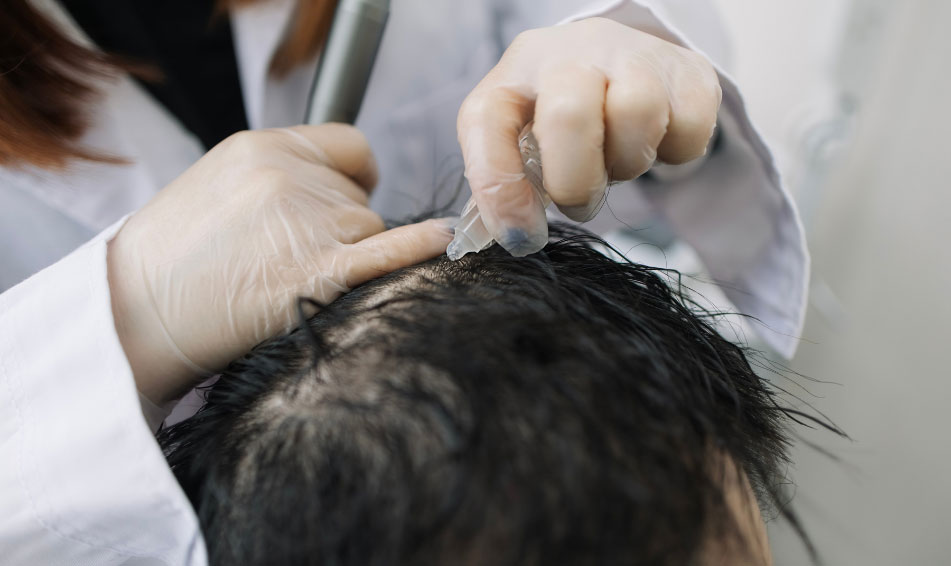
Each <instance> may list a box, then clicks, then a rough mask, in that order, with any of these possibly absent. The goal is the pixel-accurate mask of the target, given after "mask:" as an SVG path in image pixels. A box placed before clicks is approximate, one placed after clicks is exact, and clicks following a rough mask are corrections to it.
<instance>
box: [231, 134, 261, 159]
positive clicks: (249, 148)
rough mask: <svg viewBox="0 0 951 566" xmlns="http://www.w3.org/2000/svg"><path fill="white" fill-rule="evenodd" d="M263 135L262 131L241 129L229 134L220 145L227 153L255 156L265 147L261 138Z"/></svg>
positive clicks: (246, 156)
mask: <svg viewBox="0 0 951 566" xmlns="http://www.w3.org/2000/svg"><path fill="white" fill-rule="evenodd" d="M264 135H265V133H263V132H255V131H250V130H243V131H240V132H237V133H234V134H231V135H230V136H228V137H227V138H225V140H224V141H223V142H221V144H220V145H221V147H222V148H223V149H224V150H226V151H227V152H228V153H229V154H235V155H237V156H239V157H241V158H251V157H255V156H257V155H258V154H259V153H260V152H261V151H262V150H263V149H264V148H265V147H266V144H265V142H264V140H263V139H262V137H264Z"/></svg>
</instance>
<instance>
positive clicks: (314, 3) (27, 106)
mask: <svg viewBox="0 0 951 566" xmlns="http://www.w3.org/2000/svg"><path fill="white" fill-rule="evenodd" d="M257 1H259V0H218V3H219V10H222V11H226V10H228V9H229V8H232V7H240V6H244V5H247V4H253V3H255V2H257ZM336 5H337V0H298V5H297V13H296V14H295V16H294V18H293V19H292V23H291V24H290V25H289V27H288V29H287V30H286V33H285V37H284V41H283V43H281V45H280V46H279V47H278V49H277V51H276V52H275V54H274V57H273V59H272V60H271V72H272V74H274V75H277V76H281V75H283V74H285V73H287V72H288V71H290V70H291V69H293V68H294V67H295V66H296V65H299V64H300V63H303V62H305V61H307V60H308V59H310V58H311V57H312V56H313V55H314V54H315V53H316V52H317V50H318V49H320V46H321V45H322V44H323V42H324V39H325V38H326V36H327V32H328V31H329V30H330V24H331V21H332V19H333V12H334V9H335V8H336ZM0 14H2V16H0V166H16V165H21V164H29V165H35V166H38V167H42V168H60V167H63V166H65V165H66V164H67V163H68V162H69V161H70V160H73V159H89V160H96V161H119V160H118V159H117V158H116V157H115V156H109V155H105V154H102V153H98V152H95V151H91V150H89V149H87V148H84V147H82V145H81V144H79V143H78V139H79V138H80V136H81V135H82V133H83V132H84V131H85V130H86V128H87V126H88V125H89V124H88V121H87V118H86V112H85V109H86V106H87V105H88V104H89V103H90V102H91V101H92V99H93V98H94V97H95V95H96V94H97V93H96V91H95V89H94V87H93V86H92V84H94V83H93V79H95V78H97V77H107V76H110V75H115V74H118V73H123V72H131V73H133V74H136V75H138V76H140V77H142V78H145V79H152V80H155V79H156V78H157V77H158V76H159V74H158V73H156V71H155V70H154V69H151V70H150V68H149V67H148V66H147V64H142V63H143V62H130V61H125V60H123V59H121V58H119V57H116V56H113V55H110V54H107V53H103V52H101V51H99V50H97V49H95V48H91V47H86V46H84V45H81V44H79V43H77V42H76V41H74V40H73V39H72V38H70V37H69V36H68V35H67V34H66V33H64V32H63V30H61V29H60V28H59V27H58V26H57V24H55V23H54V22H52V21H50V19H49V18H47V17H46V16H45V15H44V14H43V13H41V12H40V11H39V10H37V9H36V8H35V7H33V6H32V4H31V2H30V0H0ZM144 63H147V62H144Z"/></svg>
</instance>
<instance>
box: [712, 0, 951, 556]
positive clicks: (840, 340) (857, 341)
mask: <svg viewBox="0 0 951 566" xmlns="http://www.w3.org/2000/svg"><path fill="white" fill-rule="evenodd" d="M718 3H719V4H720V5H721V9H722V11H723V15H724V20H725V21H726V22H727V25H728V26H729V27H730V28H731V31H732V33H733V37H734V38H735V45H734V53H735V59H736V67H735V69H736V72H735V75H736V77H737V79H738V82H739V83H740V84H741V86H742V87H743V88H744V90H745V91H746V93H747V97H748V104H749V107H750V109H751V112H752V114H753V115H754V119H755V120H756V121H757V122H758V123H759V124H760V125H761V129H762V131H763V132H764V134H765V135H766V137H767V138H768V139H769V140H770V141H771V142H773V143H774V144H775V145H777V147H778V148H779V150H780V151H779V153H780V160H781V166H782V168H783V169H784V171H785V172H786V174H787V177H788V178H789V180H790V182H791V183H792V184H793V187H794V189H795V191H796V193H797V194H798V198H800V199H802V200H803V203H804V204H806V208H807V217H808V218H807V220H808V228H809V230H808V231H809V240H810V248H811V250H812V254H813V261H814V263H813V267H814V278H813V293H812V297H813V299H812V304H811V306H810V309H809V315H808V320H807V327H806V332H805V339H806V342H804V343H803V345H802V346H801V348H800V353H799V355H798V356H797V358H796V359H795V360H794V361H793V368H794V369H796V370H798V371H800V372H803V373H805V374H807V375H809V376H811V377H812V378H815V379H817V380H822V381H831V382H835V383H818V382H816V383H809V382H804V383H805V385H806V387H807V389H808V390H809V391H810V392H811V393H812V394H814V395H815V397H811V396H808V395H807V396H805V398H806V399H807V400H809V401H810V402H811V403H812V404H813V405H814V406H815V407H817V408H818V409H820V410H822V411H823V412H825V413H826V414H827V415H829V416H830V417H831V418H832V419H833V420H834V421H835V422H836V423H837V424H838V425H840V426H841V427H842V428H843V429H845V430H846V432H848V433H849V434H850V435H851V436H852V438H853V441H852V442H845V441H836V440H834V439H833V438H832V437H831V436H830V435H829V434H827V433H815V434H809V435H808V437H807V438H808V439H809V440H811V441H813V442H816V443H817V444H819V445H820V446H822V447H824V448H827V449H829V450H831V451H832V452H833V453H835V454H836V455H837V456H838V457H840V458H841V462H834V461H832V460H830V459H829V458H827V457H825V456H822V455H821V454H819V453H818V452H817V451H816V450H813V449H811V448H808V447H805V446H802V445H800V446H797V447H796V449H795V450H794V453H793V456H794V461H795V466H794V468H793V469H792V470H790V473H791V475H792V477H793V479H794V480H795V481H796V483H797V484H798V493H797V495H796V498H795V499H794V501H795V504H796V506H797V508H798V510H799V512H800V513H801V515H802V518H803V520H804V523H805V525H806V527H807V529H808V530H809V532H810V533H811V535H812V537H813V539H814V540H815V542H816V544H817V546H818V547H819V550H820V553H821V554H822V556H823V557H824V559H825V563H826V564H829V565H832V566H839V565H845V566H848V565H856V566H858V565H862V566H877V565H881V566H886V565H906V564H907V565H926V566H927V565H942V564H951V486H949V482H951V438H949V437H951V426H949V425H951V370H949V365H951V363H949V360H948V358H947V352H951V296H949V294H951V251H949V244H951V190H949V189H951V186H949V185H951V184H949V182H948V179H951V156H949V153H951V143H949V137H951V134H949V133H951V108H949V104H951V35H949V34H948V33H947V26H948V22H951V2H947V0H909V1H903V2H887V3H886V2H878V1H877V0H854V2H851V1H849V0H825V1H821V0H772V1H766V0H718ZM843 38H847V39H846V40H845V41H844V42H842V41H841V40H842V39H843ZM843 92H844V93H845V95H846V96H844V97H843V96H839V94H842V93H843ZM842 100H845V107H846V108H848V107H851V106H852V105H857V106H855V107H856V108H858V112H857V113H856V114H855V119H854V121H852V122H851V129H852V134H853V135H852V136H851V140H852V143H851V144H849V145H848V146H844V145H843V144H842V143H841V142H839V143H838V144H836V143H831V144H830V143H825V146H823V143H822V142H821V141H820V143H818V144H817V143H816V141H815V138H816V137H818V138H819V139H820V140H821V139H822V136H816V135H815V134H816V132H817V131H819V132H821V131H823V129H822V125H823V124H826V125H828V123H829V120H830V119H831V120H832V122H834V121H835V116H836V115H839V116H840V117H841V115H842V112H843V110H842V109H843V106H842ZM846 114H848V111H846ZM827 130H828V128H827ZM831 130H833V131H834V130H835V128H832V129H831ZM826 134H827V135H826V142H828V139H830V138H834V137H835V135H830V134H828V131H827V132H826ZM810 136H811V137H810ZM805 140H811V141H805ZM810 144H811V145H810ZM817 145H818V146H822V147H823V149H822V150H821V151H819V152H818V154H820V155H825V156H826V157H827V158H828V159H827V161H829V165H828V166H826V167H816V166H815V165H816V163H817V161H816V159H815V157H816V153H817V152H816V151H813V150H815V147H816V146H817ZM830 147H832V149H830ZM835 147H838V148H839V149H838V151H834V150H833V149H834V148H835ZM804 148H805V149H804ZM810 148H811V149H810ZM810 152H811V153H810ZM819 161H820V162H821V160H819ZM770 534H771V539H772V542H773V545H774V554H775V558H776V564H777V565H779V566H782V565H790V566H798V565H800V564H808V560H807V558H806V555H805V554H804V552H803V551H802V549H801V546H800V545H799V544H798V542H796V540H795V537H794V536H793V535H792V534H791V532H790V530H789V529H788V528H783V527H782V526H778V527H773V528H771V531H770Z"/></svg>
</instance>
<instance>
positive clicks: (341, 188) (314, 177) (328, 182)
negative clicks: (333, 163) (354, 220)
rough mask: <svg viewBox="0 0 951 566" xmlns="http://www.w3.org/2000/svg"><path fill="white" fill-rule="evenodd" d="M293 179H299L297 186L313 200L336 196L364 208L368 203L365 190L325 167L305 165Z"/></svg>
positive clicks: (367, 194)
mask: <svg viewBox="0 0 951 566" xmlns="http://www.w3.org/2000/svg"><path fill="white" fill-rule="evenodd" d="M294 177H295V178H298V179H300V181H299V184H300V185H301V186H302V187H304V188H305V189H306V190H307V192H308V193H309V194H311V195H313V196H314V197H315V198H322V199H326V198H327V197H328V196H332V195H335V194H336V195H340V196H342V197H344V198H346V199H347V200H348V201H349V202H350V203H354V204H358V205H360V206H366V205H367V204H368V203H369V201H370V195H369V193H368V192H367V191H366V189H364V188H363V187H362V186H360V185H358V184H357V183H356V182H354V180H353V179H351V178H350V177H348V176H346V175H344V174H343V173H340V172H339V171H337V170H336V169H334V168H332V167H329V166H326V165H318V164H314V163H305V164H303V166H302V167H300V168H298V170H297V171H295V174H294Z"/></svg>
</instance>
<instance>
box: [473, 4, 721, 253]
mask: <svg viewBox="0 0 951 566" xmlns="http://www.w3.org/2000/svg"><path fill="white" fill-rule="evenodd" d="M720 99H721V91H720V82H719V78H718V77H717V74H716V71H715V70H714V68H713V66H712V65H711V64H710V62H709V61H707V60H706V59H705V58H704V57H703V56H702V55H699V54H697V53H695V52H693V51H690V50H688V49H684V48H682V47H679V46H677V45H674V44H673V43H670V42H668V41H665V40H663V39H660V38H658V37H655V36H653V35H650V34H648V33H645V32H642V31H639V30H636V29H633V28H630V27H628V26H625V25H622V24H619V23H617V22H614V21H612V20H608V19H603V18H592V19H588V20H582V21H578V22H573V23H569V24H564V25H559V26H554V27H549V28H542V29H536V30H530V31H527V32H524V33H522V34H520V35H519V36H518V37H516V38H515V41H513V42H512V45H510V46H509V48H508V49H507V50H506V51H505V54H504V55H503V56H502V59H501V60H500V61H499V63H498V65H496V66H495V67H494V68H493V69H492V70H491V71H490V72H489V74H488V75H486V77H485V78H484V79H483V80H482V82H480V83H479V85H478V86H476V88H475V89H473V91H472V92H471V93H470V94H469V96H468V97H467V98H466V100H465V101H464V102H463V104H462V107H461V109H460V111H459V117H458V122H457V128H458V134H459V143H460V145H461V146H462V153H463V158H464V160H465V164H466V177H467V178H468V180H469V184H470V185H471V187H472V193H473V198H474V199H475V201H476V204H477V205H478V207H479V211H480V213H481V215H482V220H483V222H484V223H485V225H486V228H487V229H488V231H489V233H490V235H492V237H493V238H495V240H496V241H497V242H499V244H500V245H502V247H504V248H506V249H507V250H508V251H509V252H511V253H512V254H513V255H525V254H527V253H532V252H535V251H538V250H539V249H541V248H542V247H543V246H544V245H545V243H546V242H547V236H548V225H547V222H546V220H545V212H544V207H543V206H542V203H541V201H540V198H539V196H538V194H537V193H536V192H535V191H533V190H532V188H531V185H530V183H529V182H528V181H527V180H526V178H525V175H524V173H523V172H522V158H521V155H520V154H519V150H518V135H519V133H520V132H521V130H522V128H523V127H524V126H525V125H526V124H527V123H528V122H529V121H531V120H534V121H535V124H534V126H533V131H534V133H535V137H536V138H537V140H538V146H539V150H540V153H541V162H542V166H543V175H544V186H545V190H546V191H547V192H548V194H549V196H550V197H551V199H552V201H553V202H554V203H555V204H556V205H558V208H559V209H560V210H561V211H562V212H564V213H565V214H566V215H567V216H568V217H570V218H572V219H574V220H579V221H585V220H589V219H590V218H591V217H593V216H594V215H595V214H596V213H597V212H598V210H599V209H600V207H601V204H602V203H603V201H604V196H605V190H606V187H607V184H608V182H609V181H622V180H628V179H633V178H635V177H637V176H639V175H641V174H642V173H644V172H645V171H647V170H648V169H649V168H650V167H651V165H652V164H653V163H654V160H655V159H660V160H661V161H663V162H666V163H672V164H679V163H684V162H686V161H690V160H692V159H694V158H697V157H699V156H701V155H703V154H704V153H705V152H706V148H707V144H708V142H709V140H710V137H711V136H712V135H713V130H714V127H715V126H716V120H717V111H718V110H719V107H720Z"/></svg>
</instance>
